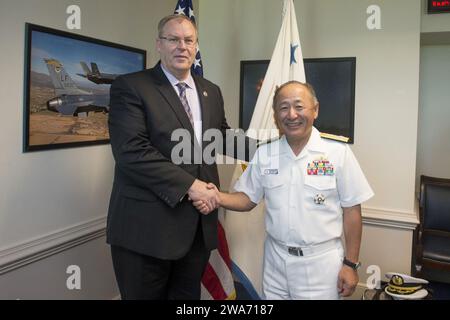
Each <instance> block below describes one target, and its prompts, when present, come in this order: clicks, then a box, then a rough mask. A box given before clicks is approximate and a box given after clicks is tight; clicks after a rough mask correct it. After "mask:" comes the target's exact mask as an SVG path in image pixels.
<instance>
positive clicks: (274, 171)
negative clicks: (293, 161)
mask: <svg viewBox="0 0 450 320" xmlns="http://www.w3.org/2000/svg"><path fill="white" fill-rule="evenodd" d="M271 174H278V169H266V170H264V175H266V176H268V175H271Z"/></svg>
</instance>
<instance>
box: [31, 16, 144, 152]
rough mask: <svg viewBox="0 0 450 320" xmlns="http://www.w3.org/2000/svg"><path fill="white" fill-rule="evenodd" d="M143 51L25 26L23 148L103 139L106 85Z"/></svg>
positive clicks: (137, 63)
mask: <svg viewBox="0 0 450 320" xmlns="http://www.w3.org/2000/svg"><path fill="white" fill-rule="evenodd" d="M146 63H147V53H146V51H145V50H142V49H138V48H133V47H129V46H125V45H121V44H117V43H113V42H108V41H104V40H100V39H95V38H91V37H87V36H82V35H79V34H75V33H69V32H66V31H61V30H57V29H52V28H48V27H44V26H39V25H35V24H31V23H26V24H25V70H24V71H25V76H24V118H23V119H24V131H23V152H30V151H39V150H49V149H60V148H72V147H81V146H90V145H99V144H107V143H109V132H108V112H109V88H110V86H111V83H112V82H113V81H114V79H115V78H116V77H117V76H119V75H121V74H126V73H131V72H136V71H140V70H144V69H145V68H146Z"/></svg>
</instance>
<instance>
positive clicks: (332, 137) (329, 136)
mask: <svg viewBox="0 0 450 320" xmlns="http://www.w3.org/2000/svg"><path fill="white" fill-rule="evenodd" d="M320 136H321V137H322V138H325V139H330V140H335V141H341V142H348V140H350V138H347V137H344V136H337V135H335V134H331V133H323V132H321V133H320Z"/></svg>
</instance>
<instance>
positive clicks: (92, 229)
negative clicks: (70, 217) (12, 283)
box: [0, 217, 106, 275]
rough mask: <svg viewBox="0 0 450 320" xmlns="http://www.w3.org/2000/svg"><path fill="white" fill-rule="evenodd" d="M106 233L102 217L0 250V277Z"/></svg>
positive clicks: (104, 218)
mask: <svg viewBox="0 0 450 320" xmlns="http://www.w3.org/2000/svg"><path fill="white" fill-rule="evenodd" d="M105 233H106V217H101V218H96V219H93V220H89V221H86V222H83V223H79V224H76V225H73V226H71V227H68V228H65V229H61V230H58V231H55V232H51V233H48V234H45V235H41V236H39V237H36V238H34V239H30V240H27V241H24V242H22V243H19V244H17V245H13V246H10V247H7V248H0V275H2V274H4V273H7V272H11V271H13V270H15V269H18V268H21V267H23V266H26V265H28V264H30V263H33V262H36V261H38V260H41V259H44V258H47V257H50V256H52V255H55V254H57V253H59V252H62V251H65V250H68V249H70V248H73V247H75V246H79V245H80V244H83V243H86V242H88V241H92V240H94V239H97V238H100V237H103V236H104V235H105Z"/></svg>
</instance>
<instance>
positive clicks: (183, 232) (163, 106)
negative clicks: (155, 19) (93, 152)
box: [107, 15, 229, 299]
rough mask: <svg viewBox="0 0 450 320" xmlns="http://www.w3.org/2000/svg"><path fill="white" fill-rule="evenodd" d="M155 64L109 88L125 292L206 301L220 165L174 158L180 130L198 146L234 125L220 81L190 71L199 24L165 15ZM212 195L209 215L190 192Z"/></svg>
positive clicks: (116, 234) (111, 237)
mask: <svg viewBox="0 0 450 320" xmlns="http://www.w3.org/2000/svg"><path fill="white" fill-rule="evenodd" d="M156 46H157V49H158V52H159V53H160V58H161V60H160V62H159V63H158V64H157V65H156V66H155V67H154V68H153V69H149V70H146V71H142V72H137V73H134V74H129V75H124V76H120V77H118V78H117V79H116V81H115V82H114V83H113V84H112V86H111V103H110V114H109V130H110V136H111V147H112V151H113V155H114V159H115V161H116V165H115V174H114V184H113V190H112V194H111V200H110V207H109V213H108V224H107V242H108V243H109V244H111V253H112V259H113V265H114V270H115V274H116V278H117V282H118V285H119V289H120V293H121V296H122V299H199V298H200V283H201V277H202V274H203V272H204V269H205V267H206V264H207V262H208V259H209V256H210V251H211V250H212V249H214V248H216V247H217V210H216V208H217V194H216V192H215V190H211V189H208V188H207V187H206V185H207V184H206V183H208V182H211V183H214V184H215V185H217V186H218V185H219V176H218V171H217V167H216V164H215V163H213V164H206V163H205V162H202V163H198V161H196V162H195V161H194V156H193V155H192V154H186V152H184V154H183V155H182V156H183V159H185V160H186V158H187V159H188V161H184V162H183V163H181V164H175V163H174V161H173V158H172V150H173V148H174V147H175V146H176V145H177V144H178V142H179V141H172V139H171V136H172V133H173V132H174V131H175V130H177V129H180V128H184V129H185V132H186V133H189V136H190V139H191V141H190V144H191V146H192V149H193V150H194V151H196V152H200V153H201V151H202V148H204V145H203V144H202V134H203V133H204V132H205V131H206V130H208V129H219V130H220V131H221V132H222V134H223V135H224V134H225V131H226V129H228V128H229V126H228V125H227V122H226V119H225V113H224V107H223V98H222V94H221V92H220V89H219V87H218V86H216V85H215V84H213V83H211V82H209V81H208V80H205V79H203V78H201V77H197V76H195V75H191V72H190V68H191V66H192V64H193V62H194V59H195V54H196V48H197V29H196V26H195V25H194V24H193V23H192V22H191V21H190V20H189V18H187V17H186V16H182V15H172V16H168V17H165V18H163V19H162V20H161V21H160V23H159V25H158V39H157V40H156ZM199 199H201V200H204V201H205V202H207V203H208V205H209V208H210V211H211V212H210V214H208V215H201V214H200V213H199V212H198V211H197V210H196V209H195V208H194V207H193V205H192V202H191V201H192V200H199Z"/></svg>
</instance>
